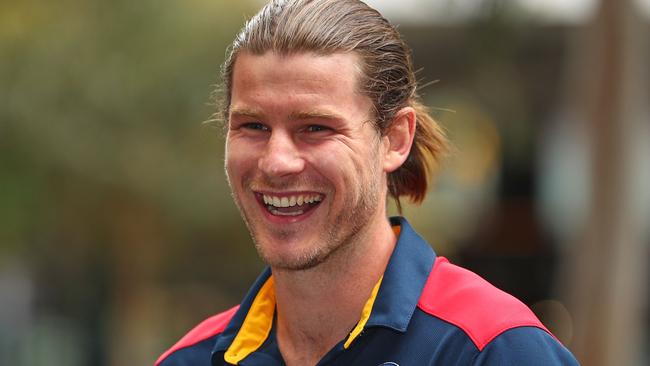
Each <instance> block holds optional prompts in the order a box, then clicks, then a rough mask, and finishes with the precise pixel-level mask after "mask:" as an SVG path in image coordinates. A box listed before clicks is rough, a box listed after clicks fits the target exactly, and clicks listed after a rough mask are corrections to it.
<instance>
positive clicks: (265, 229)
mask: <svg viewBox="0 0 650 366" xmlns="http://www.w3.org/2000/svg"><path fill="white" fill-rule="evenodd" d="M357 72H358V63H357V57H356V56H355V55H353V54H343V53H337V54H332V55H327V56H322V55H315V54H311V53H298V54H294V55H289V56H279V55H277V54H275V53H273V52H267V53H265V54H263V55H252V54H250V53H246V52H243V53H241V54H239V55H238V57H237V60H236V62H235V67H234V74H233V80H232V93H231V104H230V116H229V122H228V135H227V139H226V173H227V175H228V180H229V183H230V187H231V189H232V193H233V196H234V198H235V202H236V203H237V206H238V207H239V209H240V211H241V213H242V216H243V217H244V220H245V221H246V224H247V226H248V228H249V230H250V232H251V235H252V237H253V240H254V241H255V245H256V246H257V249H258V251H259V253H260V255H261V256H262V258H263V259H264V260H265V261H266V262H267V264H269V265H270V266H271V267H274V268H278V269H289V270H300V269H307V268H311V267H314V266H316V265H318V264H320V263H322V262H323V261H325V260H326V259H327V258H328V257H329V255H330V254H332V253H334V252H336V251H337V250H338V249H341V248H344V247H346V244H348V243H351V242H352V241H354V240H355V238H357V237H358V234H359V233H360V232H361V231H362V230H363V229H366V228H368V227H369V226H370V225H369V223H371V222H377V220H385V207H384V201H385V197H386V181H385V179H386V178H385V173H384V171H383V169H382V156H383V154H382V152H383V151H384V150H385V144H386V143H385V141H384V139H382V138H381V137H380V136H379V134H378V133H377V131H376V130H375V128H374V126H373V124H372V122H371V116H372V114H371V108H372V103H371V101H370V99H369V98H368V97H366V96H363V95H361V94H359V93H358V92H357V90H358V88H357ZM373 220H374V221H373Z"/></svg>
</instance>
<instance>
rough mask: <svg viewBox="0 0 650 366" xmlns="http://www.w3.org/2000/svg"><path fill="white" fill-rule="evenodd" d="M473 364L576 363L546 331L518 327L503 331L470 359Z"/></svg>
mask: <svg viewBox="0 0 650 366" xmlns="http://www.w3.org/2000/svg"><path fill="white" fill-rule="evenodd" d="M473 365H477V366H478V365H485V366H487V365H503V366H510V365H529V366H546V365H571V366H573V365H579V363H578V361H577V360H576V359H575V357H573V355H572V354H571V352H569V350H568V349H566V347H564V346H563V345H562V344H561V343H560V342H559V341H558V340H556V339H555V338H553V337H552V336H551V335H550V334H548V333H547V332H546V331H544V330H542V329H540V328H536V327H518V328H513V329H510V330H508V331H505V332H503V333H502V334H500V335H499V336H497V337H496V338H495V339H493V340H492V341H491V342H490V343H488V345H487V346H485V348H484V349H483V350H482V351H481V352H479V353H478V354H477V355H476V357H475V358H474V362H473Z"/></svg>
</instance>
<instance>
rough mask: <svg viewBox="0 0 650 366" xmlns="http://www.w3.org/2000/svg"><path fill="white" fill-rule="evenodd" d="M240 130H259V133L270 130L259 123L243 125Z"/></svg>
mask: <svg viewBox="0 0 650 366" xmlns="http://www.w3.org/2000/svg"><path fill="white" fill-rule="evenodd" d="M241 127H242V128H244V129H247V130H259V131H270V130H271V129H270V128H268V127H267V126H265V125H264V124H262V123H259V122H249V123H244V124H243V125H242V126H241Z"/></svg>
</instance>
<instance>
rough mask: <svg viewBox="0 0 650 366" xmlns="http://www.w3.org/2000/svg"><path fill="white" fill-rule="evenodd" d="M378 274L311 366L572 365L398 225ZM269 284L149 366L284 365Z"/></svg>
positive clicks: (501, 299) (535, 323)
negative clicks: (346, 327)
mask: <svg viewBox="0 0 650 366" xmlns="http://www.w3.org/2000/svg"><path fill="white" fill-rule="evenodd" d="M391 224H392V225H393V227H394V228H396V231H398V232H399V238H398V241H397V244H396V246H395V250H394V251H393V253H392V255H391V258H390V261H389V263H388V266H387V268H386V272H385V273H384V275H383V277H382V278H381V279H380V280H379V281H378V282H377V284H376V286H375V287H374V289H373V291H372V294H371V296H370V298H369V299H368V301H367V302H366V304H365V306H364V308H363V311H362V313H361V315H360V320H359V322H358V323H357V325H356V326H355V327H354V328H353V329H352V330H351V331H350V334H349V335H348V336H347V337H346V338H345V339H342V340H341V341H340V342H339V343H338V344H337V345H336V346H334V348H332V349H331V350H330V351H329V352H328V353H327V354H326V355H325V356H324V357H323V358H322V359H321V360H320V362H319V363H318V365H358V366H364V365H368V366H380V365H401V366H404V365H418V366H419V365H524V364H525V365H577V364H578V362H577V361H576V360H575V358H574V357H573V355H571V353H570V352H569V351H568V350H567V349H566V348H565V347H564V346H563V345H562V344H560V342H558V341H557V339H555V337H554V336H553V335H552V334H551V333H550V332H549V331H548V330H547V329H546V328H545V327H544V326H543V325H542V324H541V322H540V321H539V320H538V319H537V318H536V317H535V315H534V314H533V313H532V311H531V310H530V309H529V308H528V307H526V306H525V305H524V304H523V303H521V302H520V301H519V300H517V299H515V298H514V297H512V296H510V295H508V294H506V293H504V292H503V291H501V290H498V289H496V288H495V287H493V286H492V285H490V284H489V283H488V282H486V281H485V280H483V279H482V278H480V277H479V276H477V275H476V274H474V273H472V272H470V271H467V270H465V269H462V268H460V267H457V266H455V265H453V264H450V263H449V262H448V261H447V260H446V259H445V258H443V257H437V256H436V254H435V253H434V251H433V250H432V249H431V247H430V246H429V245H428V244H427V243H426V242H425V241H424V239H422V238H421V237H420V236H419V235H418V234H417V233H416V232H415V231H414V230H413V229H412V228H411V227H410V225H409V224H408V222H407V221H406V220H405V219H404V218H400V217H398V218H391ZM274 312H275V293H274V286H273V276H272V275H271V271H270V269H266V270H265V271H264V272H263V273H262V274H261V275H260V277H259V278H258V279H257V281H256V282H255V284H254V285H253V286H252V287H251V289H250V291H249V292H248V294H247V295H246V297H245V298H244V300H243V301H242V303H241V304H240V305H239V306H237V307H234V308H232V309H230V310H228V311H226V312H223V313H221V314H218V315H215V316H213V317H211V318H209V319H207V320H205V321H204V322H202V323H201V324H199V325H198V326H197V327H196V328H194V329H193V330H191V331H190V332H189V333H188V334H187V335H186V336H185V337H183V338H182V339H181V340H180V341H179V342H178V343H177V344H176V345H174V346H173V347H172V348H171V349H169V350H168V351H167V352H165V353H164V354H163V355H162V356H161V357H160V358H159V359H158V361H157V362H156V366H190V365H192V366H211V365H212V366H217V365H242V366H262V365H263V366H274V365H284V361H283V359H282V355H281V354H280V351H279V348H278V344H277V341H276V337H275V326H274V318H275V317H274V315H275V314H274Z"/></svg>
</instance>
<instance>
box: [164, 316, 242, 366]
mask: <svg viewBox="0 0 650 366" xmlns="http://www.w3.org/2000/svg"><path fill="white" fill-rule="evenodd" d="M237 309H239V305H237V306H235V307H233V308H232V309H230V310H226V311H224V312H223V313H219V314H217V315H214V316H211V317H209V318H208V319H206V320H204V321H202V322H201V323H199V325H197V326H196V327H194V329H192V330H190V331H189V332H188V333H187V334H186V335H185V336H183V338H181V339H180V340H179V341H178V342H176V344H175V345H173V346H172V348H170V349H168V350H167V351H165V353H163V354H162V355H161V356H160V357H158V360H157V361H156V363H155V364H154V366H158V364H160V363H161V362H162V361H163V360H164V359H165V358H167V357H168V356H169V355H171V354H172V353H174V352H176V351H178V350H179V349H181V348H186V347H189V346H191V345H194V344H196V343H199V342H201V341H202V340H204V339H207V338H210V337H212V336H214V335H217V334H219V333H221V332H223V330H224V329H225V328H226V326H227V325H228V323H229V322H230V319H232V317H233V316H234V315H235V312H237Z"/></svg>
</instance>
